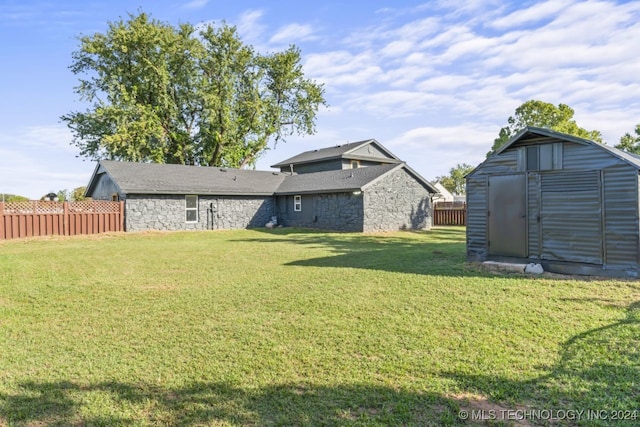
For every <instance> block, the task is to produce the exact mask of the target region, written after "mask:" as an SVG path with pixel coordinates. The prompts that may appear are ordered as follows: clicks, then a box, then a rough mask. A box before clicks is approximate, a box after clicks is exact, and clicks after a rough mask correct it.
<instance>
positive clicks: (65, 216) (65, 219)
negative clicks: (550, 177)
mask: <svg viewBox="0 0 640 427" xmlns="http://www.w3.org/2000/svg"><path fill="white" fill-rule="evenodd" d="M62 227H63V230H62V235H63V236H69V235H70V231H69V202H67V201H66V200H65V201H64V202H62Z"/></svg>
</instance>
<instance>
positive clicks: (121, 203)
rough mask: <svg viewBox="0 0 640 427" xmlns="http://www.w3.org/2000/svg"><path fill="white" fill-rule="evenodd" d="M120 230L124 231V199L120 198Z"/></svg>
mask: <svg viewBox="0 0 640 427" xmlns="http://www.w3.org/2000/svg"><path fill="white" fill-rule="evenodd" d="M119 203H120V230H118V231H124V200H120V202H119Z"/></svg>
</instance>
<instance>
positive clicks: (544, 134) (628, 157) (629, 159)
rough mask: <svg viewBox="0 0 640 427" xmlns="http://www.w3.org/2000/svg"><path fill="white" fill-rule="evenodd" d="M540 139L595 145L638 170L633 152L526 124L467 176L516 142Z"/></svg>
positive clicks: (638, 164)
mask: <svg viewBox="0 0 640 427" xmlns="http://www.w3.org/2000/svg"><path fill="white" fill-rule="evenodd" d="M540 139H549V140H560V141H568V142H574V143H576V144H583V145H591V146H594V147H597V148H599V149H602V150H605V151H607V152H609V153H610V154H611V155H613V156H615V157H617V158H619V159H620V160H622V161H624V162H626V163H628V164H629V165H631V166H634V167H635V168H637V169H639V170H640V158H639V157H637V156H635V155H634V154H630V153H627V152H625V151H622V150H618V149H617V148H615V147H611V146H609V145H606V144H603V143H600V142H596V141H591V140H590V139H584V138H580V137H577V136H574V135H569V134H566V133H562V132H556V131H554V130H551V129H546V128H539V127H534V126H527V127H526V128H524V129H522V130H521V131H519V132H518V133H517V134H515V135H514V136H513V137H511V139H509V141H507V142H506V143H505V144H504V145H503V146H502V147H500V148H499V149H498V150H497V151H496V152H495V153H493V154H492V155H491V156H489V158H487V159H486V160H485V161H484V162H482V163H480V164H479V165H478V166H476V168H475V169H473V170H472V171H471V172H469V173H468V174H467V176H470V175H473V173H474V172H475V171H476V170H478V169H479V168H480V167H481V166H482V165H483V164H484V163H485V162H486V161H487V160H489V159H490V158H492V157H495V156H499V155H500V153H502V152H503V151H505V150H508V149H509V148H510V147H512V146H514V145H516V144H518V143H519V142H523V141H535V140H540Z"/></svg>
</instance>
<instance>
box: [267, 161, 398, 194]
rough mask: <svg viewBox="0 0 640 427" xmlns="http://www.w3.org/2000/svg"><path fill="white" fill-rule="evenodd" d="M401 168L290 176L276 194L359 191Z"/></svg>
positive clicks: (384, 166) (375, 168)
mask: <svg viewBox="0 0 640 427" xmlns="http://www.w3.org/2000/svg"><path fill="white" fill-rule="evenodd" d="M402 166H403V165H402V164H390V165H381V166H368V167H366V168H357V169H340V170H334V171H325V172H314V173H302V174H298V175H290V176H287V178H286V179H285V180H284V181H283V182H282V184H280V187H278V190H277V191H276V194H302V193H333V192H338V191H359V190H362V187H364V186H365V185H367V184H369V183H371V182H372V181H374V180H376V179H377V178H380V177H381V176H382V175H384V174H386V173H388V172H390V171H392V170H393V169H396V168H401V167H402Z"/></svg>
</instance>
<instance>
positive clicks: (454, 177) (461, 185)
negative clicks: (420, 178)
mask: <svg viewBox="0 0 640 427" xmlns="http://www.w3.org/2000/svg"><path fill="white" fill-rule="evenodd" d="M472 170H473V166H471V165H468V164H466V163H462V164H457V165H456V166H455V167H453V168H451V169H449V175H445V176H439V177H436V181H440V184H442V186H443V187H444V188H446V189H447V190H449V191H451V193H453V194H465V193H466V191H465V188H466V181H465V178H464V177H465V176H466V175H467V174H468V173H469V172H471V171H472Z"/></svg>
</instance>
